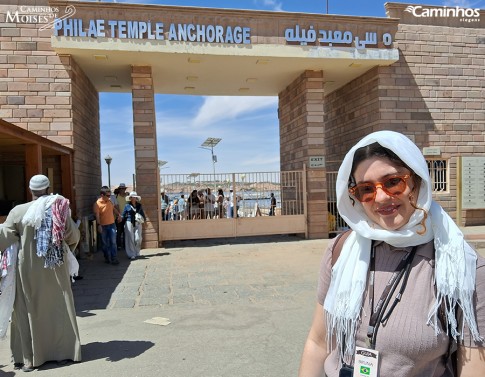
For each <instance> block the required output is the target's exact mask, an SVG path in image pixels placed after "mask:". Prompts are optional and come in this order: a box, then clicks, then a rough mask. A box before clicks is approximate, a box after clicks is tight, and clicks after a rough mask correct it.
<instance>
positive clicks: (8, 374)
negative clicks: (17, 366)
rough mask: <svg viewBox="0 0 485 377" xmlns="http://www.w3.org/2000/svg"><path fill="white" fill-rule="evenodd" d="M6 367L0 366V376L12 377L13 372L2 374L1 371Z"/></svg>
mask: <svg viewBox="0 0 485 377" xmlns="http://www.w3.org/2000/svg"><path fill="white" fill-rule="evenodd" d="M5 367H6V365H1V364H0V376H2V377H14V376H15V372H4V371H3V370H2V369H4V368H5Z"/></svg>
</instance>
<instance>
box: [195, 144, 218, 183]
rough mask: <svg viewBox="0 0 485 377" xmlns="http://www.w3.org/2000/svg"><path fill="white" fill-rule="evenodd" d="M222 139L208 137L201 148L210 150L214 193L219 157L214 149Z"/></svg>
mask: <svg viewBox="0 0 485 377" xmlns="http://www.w3.org/2000/svg"><path fill="white" fill-rule="evenodd" d="M221 140H222V139H220V138H218V137H208V138H207V139H206V140H205V141H204V142H203V143H202V145H201V146H200V147H199V148H202V149H208V150H210V151H211V156H212V172H213V173H214V191H215V188H216V162H217V156H216V155H215V154H214V147H215V146H216V145H217V144H219V143H220V141H221Z"/></svg>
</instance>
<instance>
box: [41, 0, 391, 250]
mask: <svg viewBox="0 0 485 377" xmlns="http://www.w3.org/2000/svg"><path fill="white" fill-rule="evenodd" d="M51 4H52V5H54V4H57V3H55V2H52V3H51ZM73 4H74V5H75V7H76V13H75V14H74V15H73V16H72V17H69V18H65V19H63V20H62V21H59V22H58V23H57V25H56V26H55V30H54V35H53V36H52V37H51V44H52V48H53V49H54V50H55V51H56V53H57V54H58V55H59V56H66V57H69V59H71V60H72V61H73V62H75V64H76V65H77V67H78V68H79V69H81V70H82V71H83V73H84V74H85V75H86V76H87V78H88V79H89V81H90V82H91V83H92V84H93V86H94V89H95V90H96V91H97V92H131V94H132V103H133V129H134V146H135V167H136V172H135V173H136V177H137V191H138V193H139V194H140V195H141V196H142V197H143V201H144V206H145V211H146V212H147V215H148V216H147V217H148V218H149V224H148V229H147V231H146V233H145V235H146V236H145V247H157V246H158V241H159V240H158V233H159V232H158V230H159V226H160V225H161V222H160V218H159V213H160V200H159V192H160V187H159V182H160V180H159V169H158V166H157V161H158V147H157V142H156V137H157V135H156V117H155V106H154V103H155V102H154V95H155V94H157V93H163V94H185V95H206V96H210V95H229V96H230V95H237V96H241V95H247V96H278V97H279V109H278V113H279V121H280V161H281V170H282V171H284V170H296V169H302V168H303V165H304V164H308V159H309V157H310V156H325V155H326V150H325V132H326V126H325V122H324V101H325V96H326V95H328V94H329V93H331V92H333V91H335V90H337V89H338V88H340V87H342V86H344V85H345V84H347V83H349V82H351V81H352V80H354V79H356V78H357V77H359V76H361V75H363V74H364V73H365V72H367V71H369V70H371V69H372V68H375V67H379V66H388V65H390V64H392V63H394V62H395V61H397V60H398V52H397V50H396V49H395V48H393V43H392V39H393V38H394V34H395V32H396V29H397V20H395V19H383V18H379V19H365V20H364V21H363V20H362V19H361V18H358V17H343V16H327V15H317V14H312V15H308V14H299V13H274V12H261V11H241V10H225V9H208V8H182V7H169V6H150V5H127V4H99V3H98V4H92V3H90V4H88V3H77V2H76V3H73ZM59 6H61V5H59ZM121 10H122V12H121ZM366 41H367V43H369V46H366V45H365V43H366ZM371 44H372V45H371ZM306 187H307V195H308V218H307V224H308V236H309V237H311V238H315V237H325V236H327V235H328V229H327V227H326V219H327V207H326V182H325V168H318V169H309V171H308V176H307V184H306Z"/></svg>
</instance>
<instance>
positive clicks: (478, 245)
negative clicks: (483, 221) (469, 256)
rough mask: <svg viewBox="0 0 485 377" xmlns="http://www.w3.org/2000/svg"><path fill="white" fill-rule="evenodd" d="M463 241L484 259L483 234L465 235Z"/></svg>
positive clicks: (484, 240)
mask: <svg viewBox="0 0 485 377" xmlns="http://www.w3.org/2000/svg"><path fill="white" fill-rule="evenodd" d="M465 240H466V241H467V242H468V243H469V244H470V245H471V246H472V247H473V248H474V249H475V250H476V251H477V252H478V253H479V254H480V255H482V256H484V257H485V234H480V233H478V234H465Z"/></svg>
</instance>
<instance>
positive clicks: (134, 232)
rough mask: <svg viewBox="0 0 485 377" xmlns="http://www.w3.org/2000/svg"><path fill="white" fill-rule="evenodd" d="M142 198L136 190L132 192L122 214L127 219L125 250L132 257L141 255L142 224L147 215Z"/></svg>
mask: <svg viewBox="0 0 485 377" xmlns="http://www.w3.org/2000/svg"><path fill="white" fill-rule="evenodd" d="M140 200H141V197H140V196H138V194H137V193H136V192H135V191H132V192H130V195H128V203H126V205H125V208H124V210H123V215H122V217H123V219H124V221H125V252H126V255H127V256H128V258H130V259H135V258H136V257H138V256H140V250H141V242H142V240H143V225H142V224H143V223H144V222H145V218H146V217H145V212H144V211H143V207H142V205H141V203H140Z"/></svg>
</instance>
